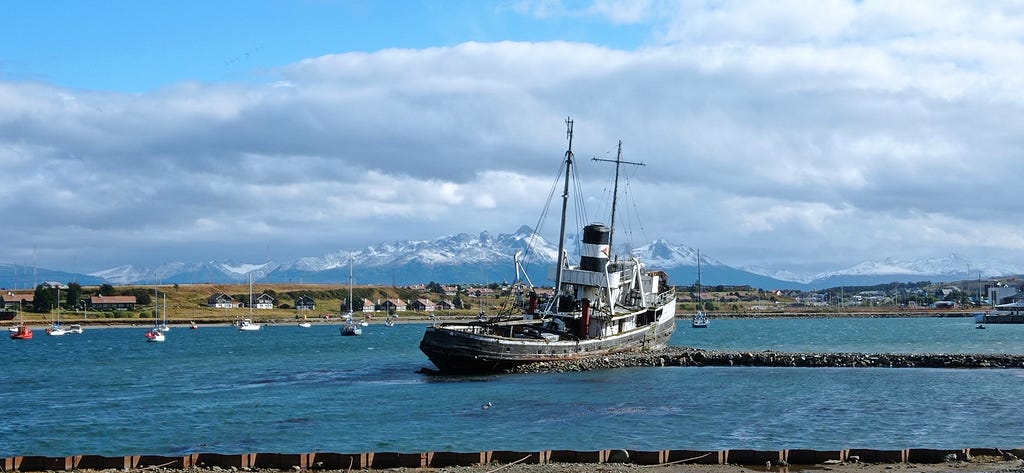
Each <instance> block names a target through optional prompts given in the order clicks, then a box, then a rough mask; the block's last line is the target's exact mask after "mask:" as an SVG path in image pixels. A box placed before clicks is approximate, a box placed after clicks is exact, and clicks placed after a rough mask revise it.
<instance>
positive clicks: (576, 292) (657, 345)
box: [420, 120, 676, 373]
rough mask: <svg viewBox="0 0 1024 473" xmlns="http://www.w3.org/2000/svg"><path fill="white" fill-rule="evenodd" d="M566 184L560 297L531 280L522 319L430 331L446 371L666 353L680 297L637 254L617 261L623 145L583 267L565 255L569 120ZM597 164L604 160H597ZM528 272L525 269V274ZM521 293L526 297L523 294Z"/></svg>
mask: <svg viewBox="0 0 1024 473" xmlns="http://www.w3.org/2000/svg"><path fill="white" fill-rule="evenodd" d="M566 128H567V133H566V138H567V140H568V141H569V147H568V150H567V151H566V152H565V160H564V162H563V166H564V167H565V187H564V190H563V192H562V214H561V227H560V230H559V241H558V253H557V254H556V258H557V262H556V263H555V267H554V271H553V273H554V281H555V286H554V291H555V292H554V295H553V296H552V297H550V298H549V299H547V300H546V301H543V305H542V301H541V300H540V297H539V296H538V295H537V291H536V290H535V289H534V288H533V287H532V283H530V281H529V277H526V283H527V284H529V286H530V287H529V290H530V294H529V303H528V305H526V306H525V307H524V309H525V310H524V311H523V313H522V314H519V315H516V314H513V313H512V312H511V310H509V311H507V312H506V313H499V314H496V315H493V316H490V317H485V318H484V320H475V321H470V322H453V323H442V324H435V325H430V326H427V328H426V332H425V333H424V334H423V339H422V340H421V341H420V351H422V352H423V353H424V354H425V355H426V356H427V358H429V359H430V361H431V362H432V363H433V364H434V365H435V366H437V368H438V369H439V370H440V371H441V372H444V373H489V372H501V371H507V370H510V369H512V368H515V367H517V366H520V365H524V364H529V363H537V362H552V361H570V360H581V359H589V358H598V357H604V356H606V355H609V354H612V353H618V352H626V351H649V350H658V349H661V348H664V347H665V346H666V345H667V344H668V341H669V338H670V337H671V336H672V332H673V331H675V328H676V322H675V306H676V297H675V292H674V290H673V289H672V288H671V286H670V285H669V284H668V281H667V275H666V274H665V273H664V272H662V271H651V270H648V269H647V267H646V265H644V264H643V263H641V262H640V261H639V259H638V258H636V257H628V258H622V259H620V258H611V257H610V255H612V254H613V253H612V245H611V244H612V237H613V235H614V233H613V232H614V228H615V206H616V199H617V196H618V176H619V167H620V166H621V165H622V164H635V165H639V164H641V163H630V162H628V161H622V159H621V158H622V143H621V142H620V143H619V155H618V156H617V157H616V159H615V160H614V161H611V160H600V161H608V162H613V163H615V166H616V167H615V186H614V188H613V189H614V190H613V192H614V193H613V196H612V211H611V226H605V225H603V224H600V223H593V224H589V225H587V226H585V227H584V228H583V245H582V248H581V250H582V251H581V255H580V262H579V265H578V266H572V265H570V264H569V261H568V258H567V255H566V251H565V249H566V242H565V230H566V213H567V209H568V203H569V195H570V194H569V190H570V182H569V181H570V179H571V177H572V176H573V174H572V167H573V154H572V137H573V122H572V120H566ZM594 159H595V160H598V159H597V158H594ZM519 256H520V253H517V254H516V255H514V256H513V262H514V264H515V270H516V280H515V281H516V284H515V285H516V287H517V288H518V289H519V290H520V291H523V290H525V289H526V286H525V285H524V284H523V283H522V282H521V281H520V278H519V274H520V270H521V269H522V266H521V265H520V261H519ZM523 273H524V274H525V271H524V272H523ZM521 294H522V292H520V295H521Z"/></svg>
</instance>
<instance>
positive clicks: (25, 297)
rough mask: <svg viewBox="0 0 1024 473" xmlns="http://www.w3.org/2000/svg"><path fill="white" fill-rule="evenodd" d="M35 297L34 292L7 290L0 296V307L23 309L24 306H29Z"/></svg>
mask: <svg viewBox="0 0 1024 473" xmlns="http://www.w3.org/2000/svg"><path fill="white" fill-rule="evenodd" d="M35 299H36V295H35V294H15V293H13V292H10V291H7V292H5V293H4V294H3V295H2V296H0V308H3V309H17V310H23V309H25V307H26V306H31V305H32V302H33V301H35Z"/></svg>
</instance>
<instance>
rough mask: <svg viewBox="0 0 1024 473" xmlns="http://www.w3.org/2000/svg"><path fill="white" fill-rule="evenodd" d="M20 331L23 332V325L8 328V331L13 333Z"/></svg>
mask: <svg viewBox="0 0 1024 473" xmlns="http://www.w3.org/2000/svg"><path fill="white" fill-rule="evenodd" d="M18 330H21V325H12V326H10V327H7V331H8V332H11V333H18Z"/></svg>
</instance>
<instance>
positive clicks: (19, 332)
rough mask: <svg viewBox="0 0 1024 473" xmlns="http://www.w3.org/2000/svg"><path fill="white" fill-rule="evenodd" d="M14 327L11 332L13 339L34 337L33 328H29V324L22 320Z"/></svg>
mask: <svg viewBox="0 0 1024 473" xmlns="http://www.w3.org/2000/svg"><path fill="white" fill-rule="evenodd" d="M12 328H13V329H15V330H14V331H13V332H11V340H29V339H31V338H32V329H31V328H29V326H28V324H26V323H24V322H22V323H20V324H18V325H16V326H14V327H12Z"/></svg>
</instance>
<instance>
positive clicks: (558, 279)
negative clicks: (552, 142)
mask: <svg viewBox="0 0 1024 473" xmlns="http://www.w3.org/2000/svg"><path fill="white" fill-rule="evenodd" d="M572 124H573V121H572V119H571V118H566V119H565V129H566V131H565V137H566V139H568V140H569V149H567V150H566V151H565V189H564V190H563V191H562V226H561V228H560V229H559V230H558V264H557V265H556V266H555V296H554V297H553V298H552V299H551V301H552V304H555V306H554V307H555V308H556V309H557V308H558V298H559V296H560V295H561V294H562V267H563V266H564V264H565V260H564V258H565V257H564V256H563V255H564V254H565V216H566V212H567V211H568V208H569V177H570V173H571V168H572Z"/></svg>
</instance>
